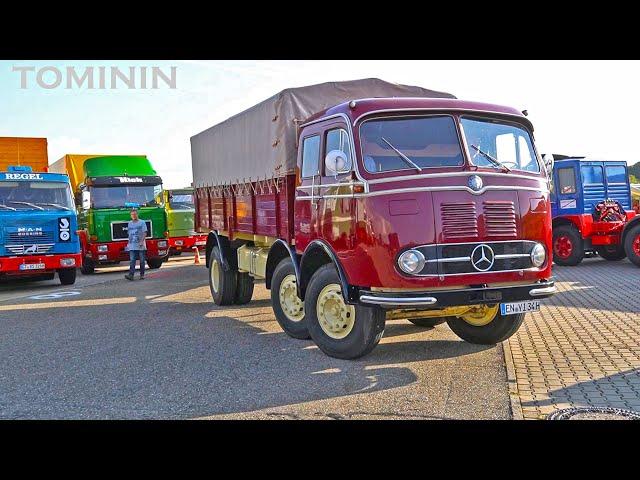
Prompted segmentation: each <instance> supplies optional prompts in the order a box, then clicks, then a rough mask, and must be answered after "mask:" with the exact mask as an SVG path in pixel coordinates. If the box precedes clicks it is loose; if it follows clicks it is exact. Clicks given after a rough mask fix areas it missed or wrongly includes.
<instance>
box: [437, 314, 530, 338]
mask: <svg viewBox="0 0 640 480" xmlns="http://www.w3.org/2000/svg"><path fill="white" fill-rule="evenodd" d="M524 316H525V314H524V313H518V314H515V315H502V314H501V313H500V310H498V313H497V314H496V316H495V318H494V319H493V320H492V321H491V322H490V323H488V324H486V325H483V326H481V327H477V326H475V325H471V324H470V323H467V322H465V321H464V320H463V319H462V318H458V317H449V318H447V325H449V328H450V329H451V330H453V333H455V334H456V335H457V336H458V337H460V338H461V339H462V340H464V341H465V342H469V343H475V344H478V345H495V344H496V343H500V342H502V341H504V340H506V339H507V338H509V337H510V336H511V335H513V334H514V333H516V331H518V328H520V325H521V324H522V322H523V320H524Z"/></svg>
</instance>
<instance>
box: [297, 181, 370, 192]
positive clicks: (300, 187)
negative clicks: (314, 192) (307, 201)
mask: <svg viewBox="0 0 640 480" xmlns="http://www.w3.org/2000/svg"><path fill="white" fill-rule="evenodd" d="M358 185H364V184H363V183H359V182H349V183H328V184H326V185H323V184H320V185H315V188H325V187H326V188H329V187H355V186H358ZM298 188H299V189H301V190H305V189H307V188H312V185H300V186H298V187H296V189H298Z"/></svg>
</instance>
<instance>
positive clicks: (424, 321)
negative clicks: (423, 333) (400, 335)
mask: <svg viewBox="0 0 640 480" xmlns="http://www.w3.org/2000/svg"><path fill="white" fill-rule="evenodd" d="M407 320H409V321H410V322H411V323H413V324H414V325H417V326H419V327H435V326H436V325H440V324H441V323H444V322H446V321H447V318H446V317H424V318H407Z"/></svg>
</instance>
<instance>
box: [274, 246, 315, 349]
mask: <svg viewBox="0 0 640 480" xmlns="http://www.w3.org/2000/svg"><path fill="white" fill-rule="evenodd" d="M290 275H293V277H294V278H295V275H296V270H295V268H294V267H293V262H292V261H291V258H289V257H287V258H284V259H282V260H280V263H278V265H277V266H276V269H275V270H274V271H273V277H272V278H271V306H272V308H273V313H274V315H275V316H276V320H277V321H278V324H279V325H280V327H281V328H282V330H284V333H286V334H287V335H289V336H290V337H293V338H298V339H301V340H306V339H308V338H311V336H310V335H309V330H308V328H307V319H306V316H305V315H304V302H303V301H302V300H301V301H300V302H301V303H300V305H299V306H300V308H302V312H295V311H294V312H290V314H291V315H292V318H289V316H288V315H287V314H286V313H285V311H284V308H283V307H282V304H281V299H280V287H281V286H282V282H283V281H284V280H285V279H286V278H287V277H289V276H290ZM292 303H293V304H292V305H291V306H289V307H285V308H289V309H295V308H296V306H297V305H296V304H295V303H294V302H292ZM299 314H302V318H301V319H300V320H293V318H296V317H297V315H299Z"/></svg>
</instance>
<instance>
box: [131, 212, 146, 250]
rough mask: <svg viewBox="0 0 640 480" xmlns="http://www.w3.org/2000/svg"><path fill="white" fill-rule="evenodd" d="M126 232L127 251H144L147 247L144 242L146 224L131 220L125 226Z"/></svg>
mask: <svg viewBox="0 0 640 480" xmlns="http://www.w3.org/2000/svg"><path fill="white" fill-rule="evenodd" d="M127 231H128V232H129V243H128V244H127V250H129V251H131V250H146V249H147V245H146V243H145V241H144V239H145V237H146V236H147V224H146V223H145V222H143V221H142V220H137V221H135V222H134V221H133V220H131V221H130V222H129V224H128V225H127Z"/></svg>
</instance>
